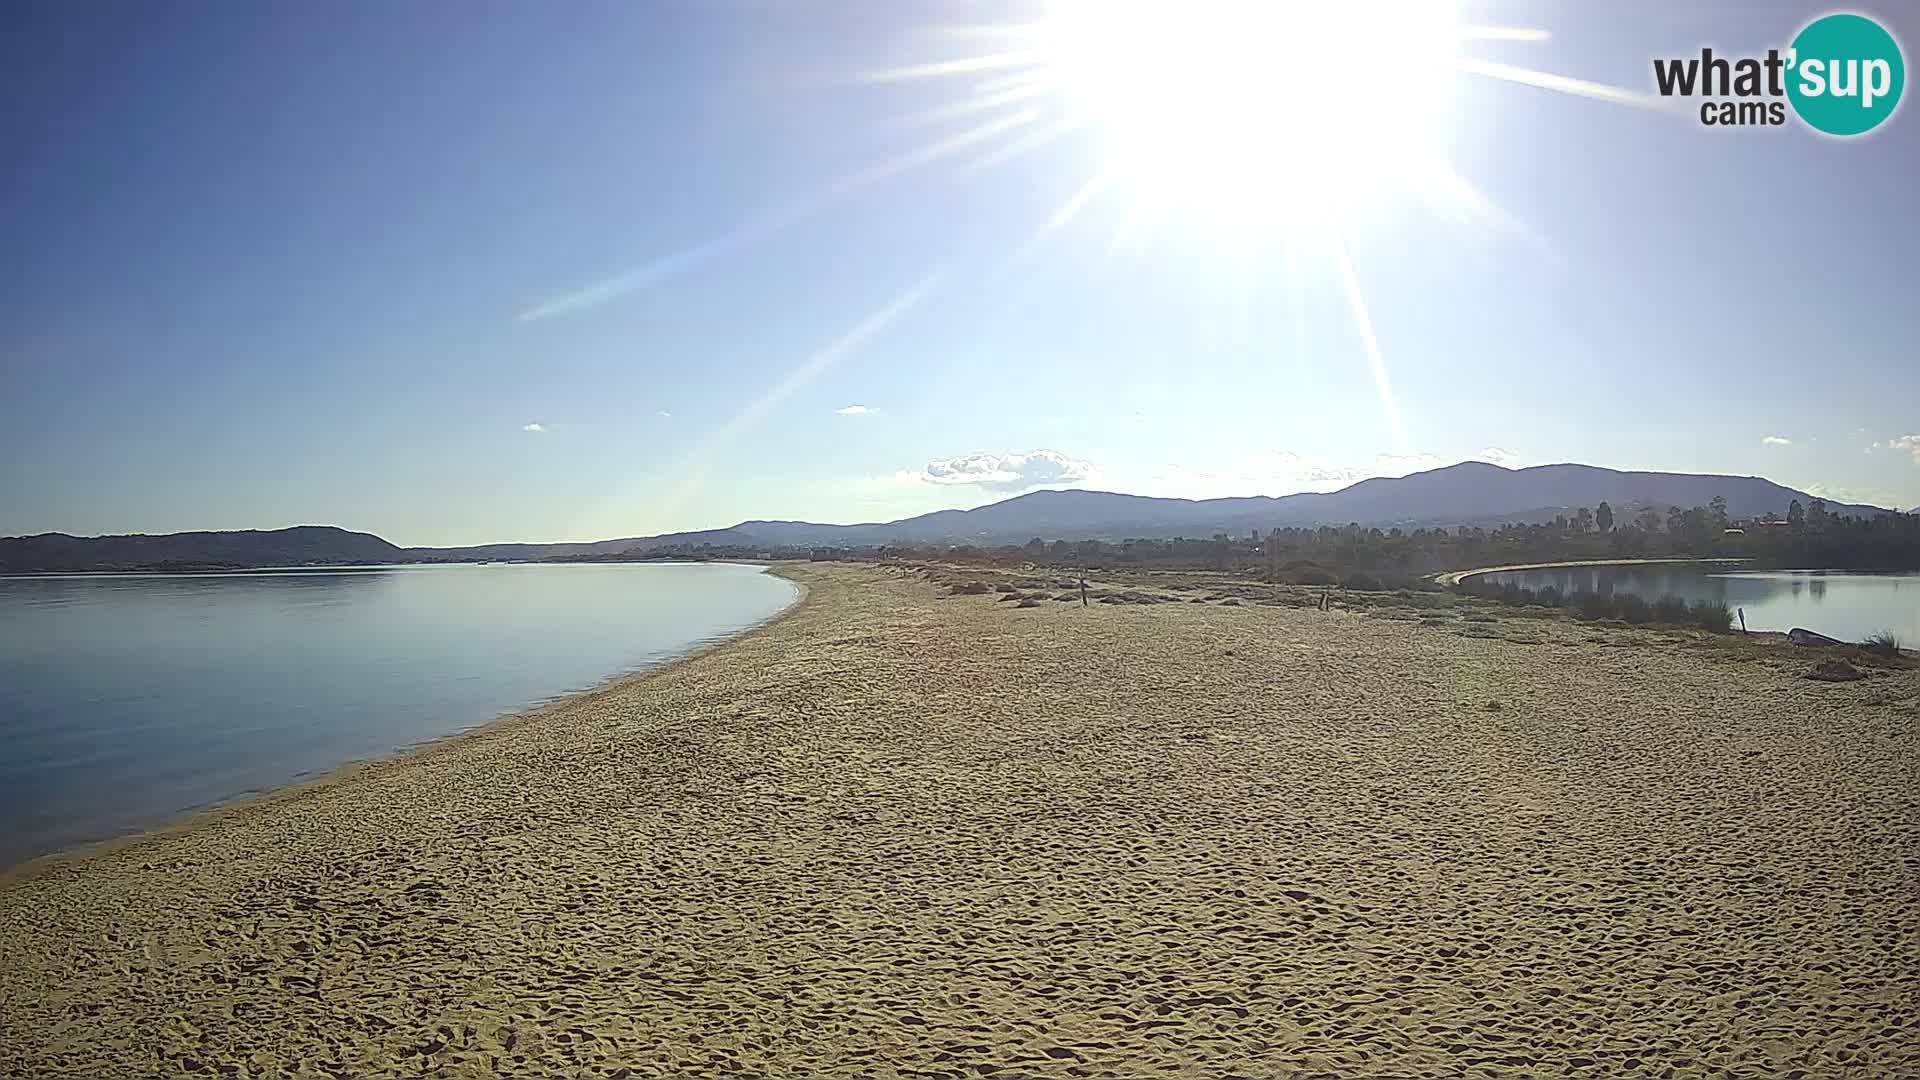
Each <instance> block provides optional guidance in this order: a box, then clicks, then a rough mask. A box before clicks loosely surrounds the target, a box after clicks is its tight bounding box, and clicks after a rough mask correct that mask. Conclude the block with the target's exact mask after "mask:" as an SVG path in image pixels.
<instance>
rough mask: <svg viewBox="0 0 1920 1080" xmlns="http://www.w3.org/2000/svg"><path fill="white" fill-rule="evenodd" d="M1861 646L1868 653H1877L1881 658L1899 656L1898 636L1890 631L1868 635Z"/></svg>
mask: <svg viewBox="0 0 1920 1080" xmlns="http://www.w3.org/2000/svg"><path fill="white" fill-rule="evenodd" d="M1862 644H1864V645H1865V646H1866V647H1867V650H1868V651H1869V652H1877V653H1879V654H1881V655H1882V656H1899V655H1900V635H1898V634H1896V633H1894V632H1893V631H1891V630H1882V631H1880V632H1879V633H1877V634H1872V635H1869V636H1868V638H1867V640H1866V641H1864V642H1862Z"/></svg>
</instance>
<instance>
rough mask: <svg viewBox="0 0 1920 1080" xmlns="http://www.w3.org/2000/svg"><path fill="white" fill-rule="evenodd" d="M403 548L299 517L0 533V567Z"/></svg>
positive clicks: (296, 556) (158, 564) (163, 566)
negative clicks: (281, 521) (169, 528)
mask: <svg viewBox="0 0 1920 1080" xmlns="http://www.w3.org/2000/svg"><path fill="white" fill-rule="evenodd" d="M404 558H405V556H404V555H403V554H402V553H401V550H400V549H399V548H397V547H395V546H393V545H392V544H389V543H387V542H386V541H385V540H382V539H380V538H379V537H377V536H374V535H373V534H372V533H361V532H348V531H347V530H345V529H337V528H334V527H333V526H331V525H300V526H297V527H295V528H291V529H274V530H271V531H268V532H261V531H257V530H252V529H249V530H246V531H244V532H185V533H166V534H163V535H158V536H147V535H144V534H138V533H136V534H134V535H131V536H68V535H67V534H66V533H41V534H40V535H38V536H9V537H4V538H0V573H13V574H18V573H35V572H54V571H68V570H192V569H203V568H204V569H219V568H224V567H247V566H302V565H307V564H310V563H328V564H335V565H340V564H351V563H390V562H399V561H404Z"/></svg>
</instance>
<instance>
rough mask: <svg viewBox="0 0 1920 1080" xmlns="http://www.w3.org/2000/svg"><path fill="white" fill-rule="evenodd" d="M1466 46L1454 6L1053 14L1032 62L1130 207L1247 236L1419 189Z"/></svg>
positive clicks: (1302, 4)
mask: <svg viewBox="0 0 1920 1080" xmlns="http://www.w3.org/2000/svg"><path fill="white" fill-rule="evenodd" d="M1459 34H1460V28H1459V25H1458V22H1457V19H1456V15H1455V12H1454V9H1453V4H1452V3H1451V2H1450V0H1339V2H1333V3H1328V2H1307V0H1211V2H1208V0H1197V2H1193V3H1168V2H1165V0H1160V2H1155V0H1055V2H1054V3H1052V4H1051V5H1050V7H1049V8H1048V9H1047V13H1046V17H1045V18H1044V19H1043V20H1042V22H1041V23H1040V24H1038V25H1037V26H1036V27H1033V38H1034V40H1033V42H1032V46H1031V47H1032V48H1033V51H1034V53H1035V54H1037V55H1036V59H1038V61H1039V63H1038V64H1037V65H1036V66H1037V67H1038V68H1039V69H1040V71H1041V72H1044V76H1043V77H1044V78H1045V79H1046V80H1047V81H1049V82H1052V83H1054V84H1055V85H1054V86H1053V88H1052V89H1053V90H1054V92H1055V93H1056V94H1058V95H1059V96H1060V97H1062V98H1063V99H1064V103H1065V104H1066V105H1067V107H1068V108H1069V109H1071V110H1074V111H1075V112H1077V113H1079V114H1081V116H1082V117H1083V118H1084V120H1085V121H1086V122H1087V124H1088V126H1090V127H1091V128H1092V129H1093V130H1094V131H1095V132H1096V133H1097V137H1098V138H1099V139H1100V140H1101V142H1102V146H1103V151H1104V156H1105V160H1106V161H1107V163H1108V167H1109V169H1111V170H1112V171H1113V172H1114V173H1115V174H1116V175H1117V177H1119V178H1123V179H1126V180H1128V181H1131V183H1132V185H1133V186H1134V188H1135V191H1134V194H1135V196H1136V197H1137V198H1139V199H1141V200H1143V201H1144V202H1146V203H1148V204H1150V205H1151V206H1152V207H1153V208H1154V209H1156V210H1157V211H1162V212H1166V211H1175V210H1179V211H1189V212H1198V213H1199V214H1201V215H1202V216H1205V217H1209V218H1214V219H1217V220H1218V222H1219V223H1220V224H1222V225H1228V226H1232V227H1235V228H1236V229H1245V228H1258V227H1260V226H1261V225H1263V224H1273V223H1276V222H1281V221H1290V220H1295V219H1299V218H1302V217H1314V218H1318V217H1323V216H1325V215H1328V214H1337V213H1338V212H1339V210H1340V209H1341V208H1342V207H1344V206H1345V205H1347V204H1350V203H1352V202H1354V201H1355V200H1359V199H1365V198H1369V197H1372V196H1375V195H1378V194H1379V193H1381V192H1382V191H1383V190H1385V189H1389V188H1405V187H1407V186H1409V185H1420V184H1424V183H1426V182H1427V181H1426V177H1425V176H1424V174H1425V173H1426V172H1427V171H1428V170H1429V168H1430V166H1431V164H1432V163H1433V162H1437V161H1438V162H1443V161H1444V160H1445V155H1444V149H1443V143H1444V141H1445V138H1446V124H1447V121H1448V119H1449V115H1448V114H1449V105H1450V100H1451V97H1452V85H1453V82H1454V80H1455V79H1456V78H1457V68H1456V66H1455V57H1456V47H1457V43H1458V40H1459Z"/></svg>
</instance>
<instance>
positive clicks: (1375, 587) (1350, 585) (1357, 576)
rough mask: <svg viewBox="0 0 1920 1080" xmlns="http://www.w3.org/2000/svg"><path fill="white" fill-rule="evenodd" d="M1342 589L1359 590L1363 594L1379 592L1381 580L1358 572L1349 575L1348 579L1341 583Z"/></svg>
mask: <svg viewBox="0 0 1920 1080" xmlns="http://www.w3.org/2000/svg"><path fill="white" fill-rule="evenodd" d="M1340 587H1341V588H1344V589H1358V590H1360V591H1361V592H1379V591H1380V579H1379V578H1377V577H1374V576H1373V575H1372V574H1369V573H1366V572H1364V571H1358V570H1356V571H1355V572H1353V573H1351V574H1348V575H1347V579H1346V580H1345V581H1342V582H1341V583H1340Z"/></svg>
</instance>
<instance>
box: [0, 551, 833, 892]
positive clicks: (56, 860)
mask: <svg viewBox="0 0 1920 1080" xmlns="http://www.w3.org/2000/svg"><path fill="white" fill-rule="evenodd" d="M444 565H455V564H444ZM462 565H468V564H462ZM470 565H479V564H477V563H475V564H470ZM735 565H741V566H763V567H765V568H766V571H767V573H769V574H771V575H773V576H774V577H777V578H780V579H781V580H782V581H785V582H786V583H787V584H789V585H792V586H793V587H794V597H793V599H792V600H791V601H789V602H788V603H787V604H786V605H785V606H783V607H782V608H780V610H778V611H776V612H774V613H773V614H771V615H769V616H767V617H766V618H764V619H760V620H759V621H757V622H754V623H752V624H749V625H747V626H743V627H741V628H740V629H739V630H736V631H734V632H733V633H730V634H727V635H726V636H724V637H721V638H718V639H715V640H712V641H707V642H702V643H699V644H696V645H694V646H693V647H692V648H690V649H688V650H687V651H685V652H682V653H679V654H676V655H674V656H671V657H668V658H667V659H665V660H663V661H661V662H659V663H657V664H654V665H652V666H651V667H646V668H641V669H639V670H634V671H622V672H616V673H614V674H612V675H608V676H606V677H605V678H603V679H601V680H600V681H599V682H596V683H594V684H593V685H592V686H588V687H583V688H581V689H579V690H570V691H567V692H565V693H562V694H559V695H556V696H554V697H552V698H550V699H549V700H546V701H543V702H540V703H538V704H535V705H530V706H528V707H526V708H524V709H515V710H513V711H512V712H505V713H501V714H500V715H498V716H495V717H493V718H492V719H490V720H484V721H481V722H480V723H478V724H475V725H473V726H472V727H468V728H464V729H462V730H460V731H454V732H449V733H448V734H445V735H437V736H434V737H433V738H430V739H424V740H422V741H420V742H417V743H412V744H409V745H407V746H402V747H399V748H396V749H395V750H394V751H393V752H391V753H386V754H380V755H377V756H374V757H364V758H355V759H353V760H351V761H347V762H343V763H341V764H339V765H336V766H334V767H333V768H331V769H327V770H325V771H323V772H319V773H315V774H314V775H311V776H308V777H305V778H303V779H297V780H293V781H291V782H289V783H285V784H278V785H275V786H274V787H270V788H264V789H261V790H257V791H244V792H241V793H239V794H237V795H234V796H232V797H231V798H226V799H221V800H219V801H217V802H214V803H211V804H207V805H203V806H199V807H190V808H188V809H185V810H183V811H181V812H179V813H178V814H176V815H174V816H173V817H171V818H169V819H168V820H167V821H165V822H163V823H161V824H159V825H156V826H154V827H153V828H150V829H137V830H134V831H132V832H127V833H122V834H120V835H118V836H110V837H106V838H104V839H100V840H88V841H83V842H81V843H78V844H72V845H69V846H67V847H63V848H58V849H56V850H53V851H48V852H44V853H42V854H39V855H33V856H29V857H28V858H26V859H23V860H21V861H19V862H15V863H11V864H6V865H0V890H4V889H5V888H7V887H8V886H10V885H12V884H14V883H16V882H17V881H20V880H24V879H26V878H29V877H32V876H35V875H36V874H38V873H40V872H44V871H51V870H55V869H58V868H59V867H60V866H62V865H67V864H72V863H75V862H83V861H85V860H87V859H90V858H94V857H99V856H104V855H108V854H111V853H113V852H115V851H117V850H120V849H122V848H125V847H128V846H130V845H133V844H137V843H140V842H142V841H146V840H151V839H155V838H159V837H163V836H169V835H175V834H180V833H187V832H191V831H193V830H194V829H195V828H198V827H200V826H203V825H205V824H208V823H210V822H211V821H213V820H215V819H218V818H222V817H225V816H228V815H230V814H234V813H239V812H243V811H246V810H248V809H250V808H255V807H263V806H271V805H273V804H275V803H279V802H283V801H292V800H297V799H299V798H300V797H302V796H305V795H309V794H312V793H313V792H314V791H316V790H319V789H323V788H326V787H329V786H332V785H335V784H341V783H348V782H351V781H352V780H353V779H354V778H355V777H356V776H359V775H360V774H362V773H365V772H369V771H372V770H377V769H381V768H383V767H392V766H396V765H400V764H403V763H405V762H407V761H409V760H412V759H415V758H419V757H424V756H426V755H429V754H432V753H435V752H443V751H445V750H447V749H448V748H449V747H451V746H453V745H455V744H458V743H460V742H463V741H465V740H468V739H479V738H482V737H499V736H501V735H504V734H506V733H508V731H510V729H511V728H512V727H513V726H514V725H515V724H517V723H524V722H530V721H533V720H535V719H536V718H538V717H539V716H540V715H542V714H544V713H547V712H549V711H552V710H554V709H557V708H560V707H562V706H573V705H582V704H586V703H588V702H590V701H591V699H593V698H595V697H597V696H599V695H601V694H604V693H608V692H611V691H615V690H618V689H621V688H623V687H626V686H627V685H628V684H630V683H633V682H636V681H639V680H644V679H646V678H647V677H649V676H651V675H653V674H655V673H656V672H662V671H665V670H667V669H668V668H671V667H673V666H674V665H676V664H680V663H683V662H685V661H689V660H692V659H694V658H695V657H698V656H701V655H703V654H705V653H708V652H712V651H714V650H716V649H722V648H725V647H726V646H728V645H731V644H732V643H734V642H735V641H738V640H740V639H742V638H745V637H747V636H749V635H751V634H755V633H758V632H760V631H762V630H764V629H765V628H767V627H770V626H772V625H773V624H775V623H777V622H779V621H780V620H781V619H784V618H786V617H787V616H788V615H789V614H792V613H794V612H796V611H798V610H799V608H800V607H801V606H802V605H803V604H805V603H806V602H807V595H808V589H807V586H806V584H805V583H804V582H800V581H797V580H795V579H794V578H793V577H792V576H790V575H788V574H782V573H780V564H779V563H772V562H750V561H741V562H737V563H735ZM360 569H365V568H360ZM59 576H63V577H64V576H69V575H59ZM496 729H498V730H496Z"/></svg>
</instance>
